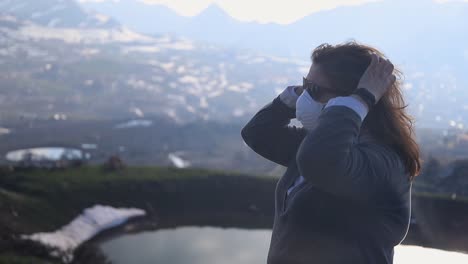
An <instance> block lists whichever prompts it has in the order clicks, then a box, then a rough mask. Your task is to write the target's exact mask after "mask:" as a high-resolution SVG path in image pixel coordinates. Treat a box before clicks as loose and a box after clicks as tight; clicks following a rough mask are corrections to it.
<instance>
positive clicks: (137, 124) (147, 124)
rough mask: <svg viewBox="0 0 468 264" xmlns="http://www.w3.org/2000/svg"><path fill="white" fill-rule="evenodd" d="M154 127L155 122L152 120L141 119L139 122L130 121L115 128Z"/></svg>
mask: <svg viewBox="0 0 468 264" xmlns="http://www.w3.org/2000/svg"><path fill="white" fill-rule="evenodd" d="M152 125H153V121H151V120H145V119H139V120H130V121H128V122H125V123H121V124H118V125H116V126H115V127H114V128H116V129H122V128H132V127H150V126H152Z"/></svg>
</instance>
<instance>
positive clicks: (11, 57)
mask: <svg viewBox="0 0 468 264" xmlns="http://www.w3.org/2000/svg"><path fill="white" fill-rule="evenodd" d="M467 29H468V1H455V0H453V1H450V0H447V1H443V0H440V1H433V0H413V1H403V0H392V1H390V0H380V1H379V0H372V1H368V0H348V1H345V0H333V1H331V0H329V1H302V0H289V1H264V0H249V1H246V0H237V1H229V0H192V1H188V0H187V1H185V0H0V153H1V155H0V165H1V172H0V217H1V218H0V228H1V229H0V236H1V239H2V240H1V242H0V262H2V261H3V262H2V263H63V262H67V263H68V262H75V263H110V262H111V263H155V262H157V263H176V264H177V263H230V261H232V263H266V253H267V250H268V245H269V239H270V237H269V235H270V229H271V224H272V220H273V219H272V214H273V209H274V204H273V201H274V200H273V195H274V194H273V193H274V187H275V183H276V181H277V179H278V178H279V177H281V175H282V174H283V173H284V171H285V168H284V167H282V166H280V165H278V164H275V163H273V162H270V161H268V160H266V159H264V158H262V157H261V156H259V155H258V154H256V153H255V152H253V151H252V150H251V149H250V148H249V147H248V146H247V145H246V144H245V143H244V142H243V140H242V138H241V136H240V130H241V129H242V127H243V126H244V125H245V124H246V123H247V122H248V120H249V119H250V118H251V117H252V116H253V115H254V114H255V113H256V112H257V111H258V110H259V109H260V108H261V107H263V106H264V105H266V104H267V103H269V102H271V101H272V100H273V99H274V98H275V97H276V96H277V95H278V94H279V93H280V92H281V91H282V90H283V89H285V88H286V86H288V85H298V84H301V82H302V77H303V76H306V75H307V72H308V69H309V67H310V63H311V61H310V55H311V52H312V50H313V49H314V48H315V47H316V46H318V45H320V44H322V43H330V44H338V43H341V42H344V41H348V40H356V41H358V42H360V43H363V44H368V45H371V46H374V47H376V48H378V49H380V50H381V51H383V52H384V53H385V55H386V56H387V57H389V58H390V59H391V60H392V62H393V63H394V64H395V66H397V67H398V68H399V69H401V70H402V71H403V73H404V80H403V83H404V85H403V90H404V95H405V98H406V103H407V104H408V105H409V106H408V111H409V112H410V114H412V115H413V117H414V118H415V121H416V122H415V127H416V131H415V132H416V138H417V141H418V143H419V144H420V147H421V151H422V158H423V159H424V166H423V172H422V174H421V176H420V177H418V178H417V180H416V182H415V183H414V185H413V193H414V197H413V201H414V202H413V215H412V221H411V223H412V226H411V228H410V231H409V233H408V237H407V239H406V240H405V242H404V244H405V245H404V246H403V245H402V246H398V247H397V250H396V253H395V254H396V255H395V260H396V263H409V261H410V260H411V261H415V260H416V259H417V260H419V261H420V260H421V259H422V258H423V259H425V263H440V262H442V261H443V260H445V262H447V259H451V262H449V263H468V256H465V254H464V253H459V252H468V246H466V245H468V241H465V240H466V239H464V238H463V237H461V234H463V232H464V231H466V230H468V204H467V203H466V200H467V199H466V197H467V195H468V177H467V176H468V175H467V174H468V132H467V126H468V92H467V87H468V74H467V72H468V34H467V33H466V31H467ZM291 125H299V124H298V122H297V121H296V120H292V123H291ZM239 194H242V195H239ZM239 196H242V197H240V198H239ZM100 204H102V205H106V206H111V207H112V209H115V210H118V208H133V209H141V210H142V211H143V212H144V215H145V216H143V217H142V216H141V215H140V217H136V218H135V219H134V216H135V214H133V213H134V212H133V213H130V214H129V215H126V217H125V214H123V215H122V214H120V213H118V212H122V211H115V212H114V211H105V210H104V211H103V210H101V209H102V208H101V209H99V208H98V209H99V210H95V211H92V212H100V213H97V215H101V216H100V217H104V218H101V219H105V221H104V222H105V223H106V224H105V225H100V224H99V223H98V222H99V221H98V222H96V223H98V224H96V225H95V226H94V228H95V229H89V230H94V231H89V234H88V235H87V236H83V237H81V238H80V239H81V240H80V239H78V240H77V236H76V234H74V235H70V234H71V233H73V232H72V231H70V230H75V231H76V230H82V229H80V228H78V229H73V228H72V227H70V226H69V225H70V222H72V220H73V219H76V218H75V217H78V216H80V215H81V216H83V215H86V214H85V213H83V212H84V211H83V210H85V209H86V208H91V207H92V206H95V205H100ZM95 209H96V208H95ZM100 210H101V211H100ZM109 210H110V209H109ZM122 210H123V209H122ZM102 212H107V213H102ZM127 213H128V211H127ZM102 214H104V215H105V216H102ZM91 215H93V216H92V217H95V215H94V214H91ZM137 215H138V214H137ZM106 217H107V218H106ZM119 217H120V218H119ZM130 217H132V219H133V220H129V221H127V222H126V224H124V225H120V224H117V223H116V222H115V221H116V219H117V220H118V219H120V220H122V219H125V220H127V219H129V218H130ZM120 220H119V221H120ZM122 221H123V220H122ZM104 226H106V228H104ZM109 227H111V228H109ZM226 227H231V229H226ZM67 228H71V229H67ZM75 228H76V226H75ZM81 228H82V227H81ZM104 229H106V231H103V230H104ZM60 230H61V231H62V233H60V232H59V231H60ZM67 230H68V231H67ZM148 230H153V231H152V232H149V231H148ZM156 230H158V231H156ZM101 231H103V232H101ZM41 232H42V233H44V232H48V233H47V236H36V237H35V238H36V239H24V237H23V238H22V237H21V235H32V234H39V233H41ZM67 232H68V233H67ZM64 233H65V235H64ZM75 233H76V232H75ZM78 233H79V231H78ZM130 233H132V234H130ZM96 234H98V235H97V236H96ZM64 236H66V238H64ZM67 236H71V237H72V238H69V237H67ZM44 237H47V239H45V238H44ZM58 237H60V238H58ZM67 239H71V240H67ZM246 240H248V241H249V242H248V243H252V245H249V244H246V242H245V241H246ZM70 241H73V242H70ZM77 241H78V242H77ZM85 241H86V242H85ZM456 251H457V252H456ZM54 252H55V253H54ZM54 254H55V255H54ZM439 258H440V259H439ZM426 259H427V260H426ZM431 261H432V262H431ZM457 261H460V262H457Z"/></svg>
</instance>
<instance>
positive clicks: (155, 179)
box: [0, 166, 468, 263]
mask: <svg viewBox="0 0 468 264" xmlns="http://www.w3.org/2000/svg"><path fill="white" fill-rule="evenodd" d="M276 181H277V179H276V178H273V177H269V176H263V175H247V174H242V173H237V172H227V171H217V170H207V169H202V168H190V169H178V168H173V167H127V168H125V169H122V170H117V171H107V170H103V169H102V168H101V167H100V166H83V167H79V168H73V169H64V170H54V171H49V170H14V171H11V170H8V169H6V168H3V169H2V170H1V171H0V186H1V187H0V199H1V201H2V203H1V204H0V226H1V228H0V238H1V240H0V263H30V262H34V263H60V260H59V259H57V258H53V257H50V256H48V252H47V248H44V247H41V246H40V245H37V244H35V243H31V242H28V241H18V240H17V238H18V236H19V235H21V234H31V233H36V232H51V231H54V230H56V229H57V228H60V227H61V226H63V225H66V224H68V223H69V222H70V221H71V220H72V219H73V218H74V217H76V216H77V215H78V214H79V213H80V212H81V211H82V210H83V209H85V208H88V207H91V206H93V205H95V204H103V205H109V206H113V207H134V208H140V209H143V210H145V211H146V212H147V216H146V217H139V218H137V219H134V220H130V221H129V222H128V223H126V224H124V225H122V226H119V227H116V228H112V229H110V230H106V231H104V232H101V233H100V234H98V235H97V236H96V237H94V238H92V239H91V240H89V241H88V242H85V243H84V244H83V246H81V247H80V248H78V249H77V251H76V253H77V254H76V255H77V256H78V257H77V258H76V259H77V260H76V262H75V263H80V262H79V261H80V258H81V259H85V258H86V257H89V254H90V253H89V252H92V250H89V249H90V248H91V249H92V248H93V247H95V246H96V245H97V244H98V243H99V241H102V240H105V239H111V238H112V237H113V236H118V235H119V234H121V233H123V232H139V231H142V230H154V229H159V228H170V227H177V226H183V225H213V226H223V225H224V226H226V227H231V226H238V227H249V226H251V227H252V228H271V226H272V221H273V212H274V200H273V197H274V190H275V186H276ZM214 197H215V198H216V199H213V198H214ZM413 208H414V209H413V215H414V216H415V221H414V222H413V224H412V226H411V228H410V232H409V233H408V236H407V238H406V240H405V241H404V243H406V244H414V245H421V246H429V247H436V248H442V249H448V250H458V251H468V248H466V245H467V244H468V243H467V241H465V240H466V238H463V237H461V236H460V237H459V235H460V234H462V233H464V231H466V230H468V226H467V225H468V203H467V202H466V201H465V200H464V199H460V197H458V198H456V199H454V198H453V197H451V196H443V195H437V196H436V195H431V194H428V193H421V194H414V195H413ZM457 235H458V236H457ZM87 248H88V250H86V249H87ZM87 254H88V255H87ZM12 260H13V261H12ZM82 263H84V262H82ZM103 263H104V262H103Z"/></svg>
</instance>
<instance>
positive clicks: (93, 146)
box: [81, 143, 97, 149]
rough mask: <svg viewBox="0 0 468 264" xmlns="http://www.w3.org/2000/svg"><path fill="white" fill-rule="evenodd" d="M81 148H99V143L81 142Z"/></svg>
mask: <svg viewBox="0 0 468 264" xmlns="http://www.w3.org/2000/svg"><path fill="white" fill-rule="evenodd" d="M81 148H83V149H97V145H96V144H92V143H83V144H81Z"/></svg>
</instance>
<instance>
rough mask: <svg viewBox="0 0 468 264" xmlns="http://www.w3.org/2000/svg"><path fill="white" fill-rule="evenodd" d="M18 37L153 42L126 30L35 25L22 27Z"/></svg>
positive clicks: (87, 41) (81, 40)
mask: <svg viewBox="0 0 468 264" xmlns="http://www.w3.org/2000/svg"><path fill="white" fill-rule="evenodd" d="M13 33H18V35H19V36H20V37H22V38H26V39H34V40H48V39H57V40H62V41H64V42H66V43H72V44H79V43H100V44H104V43H110V42H123V43H129V42H152V41H154V40H153V39H152V38H151V37H148V36H144V35H141V34H138V33H135V32H133V31H131V30H129V29H126V28H120V29H111V30H105V29H75V28H48V27H41V26H38V25H35V24H27V25H25V26H23V27H21V28H20V29H19V30H18V31H17V32H16V31H15V32H12V34H13Z"/></svg>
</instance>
